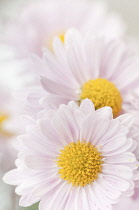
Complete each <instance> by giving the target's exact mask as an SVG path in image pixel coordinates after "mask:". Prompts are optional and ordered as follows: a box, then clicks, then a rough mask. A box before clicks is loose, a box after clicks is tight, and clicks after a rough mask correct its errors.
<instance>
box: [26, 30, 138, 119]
mask: <svg viewBox="0 0 139 210" xmlns="http://www.w3.org/2000/svg"><path fill="white" fill-rule="evenodd" d="M53 47H54V48H53V49H54V52H51V51H49V50H47V49H45V52H44V55H43V59H41V58H37V57H35V58H34V59H33V61H32V63H31V66H30V63H29V66H28V68H30V69H33V70H34V71H36V72H38V74H39V75H42V77H41V85H42V87H43V89H44V90H41V86H39V85H38V89H37V91H36V95H35V89H34V94H29V95H28V99H29V100H30V103H32V105H33V106H35V107H37V103H38V101H39V100H38V99H39V95H40V98H41V97H42V96H43V97H44V100H42V102H41V103H42V104H43V106H44V107H45V106H48V105H49V106H51V107H53V108H58V106H59V105H60V104H67V103H68V102H69V101H71V100H72V101H76V102H77V104H80V102H81V101H82V100H83V99H85V98H89V99H90V100H91V101H92V102H93V103H94V106H95V109H99V108H101V107H104V106H110V107H111V108H112V110H113V114H114V117H117V116H118V115H120V114H121V113H124V112H125V105H126V104H127V101H128V99H129V100H130V97H129V98H128V94H129V92H130V91H133V90H135V89H136V88H138V87H139V83H138V80H139V71H138V69H139V61H138V59H137V57H136V55H135V54H132V52H130V50H128V49H127V48H126V46H125V45H124V44H123V43H121V42H119V41H110V42H108V41H106V40H105V39H103V38H92V37H90V36H89V37H82V36H81V34H79V33H78V32H77V31H75V30H69V31H68V32H67V33H66V34H65V44H64V45H63V44H62V42H61V41H60V39H58V38H56V39H55V40H54V43H53ZM38 90H39V91H38ZM35 98H37V100H38V101H37V100H35ZM38 105H39V104H38ZM40 109H41V107H40ZM126 112H128V110H127V109H126Z"/></svg>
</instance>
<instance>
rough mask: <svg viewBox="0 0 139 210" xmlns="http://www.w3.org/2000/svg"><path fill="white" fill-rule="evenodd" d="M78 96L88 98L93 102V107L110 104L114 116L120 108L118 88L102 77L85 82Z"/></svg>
mask: <svg viewBox="0 0 139 210" xmlns="http://www.w3.org/2000/svg"><path fill="white" fill-rule="evenodd" d="M80 98H81V99H85V98H89V99H90V100H91V101H92V102H93V103H94V106H95V109H99V108H102V107H105V106H110V107H111V108H112V110H113V115H114V117H116V116H117V115H118V114H119V112H120V111H121V108H122V97H121V94H120V92H119V90H118V89H117V88H116V86H115V85H114V84H113V83H111V82H109V81H108V80H106V79H102V78H98V79H95V80H89V81H88V82H86V83H85V84H84V85H83V88H82V92H81V96H80Z"/></svg>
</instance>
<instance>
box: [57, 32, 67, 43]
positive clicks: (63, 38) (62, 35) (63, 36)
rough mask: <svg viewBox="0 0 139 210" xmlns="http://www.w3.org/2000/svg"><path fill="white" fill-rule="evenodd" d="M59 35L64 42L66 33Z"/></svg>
mask: <svg viewBox="0 0 139 210" xmlns="http://www.w3.org/2000/svg"><path fill="white" fill-rule="evenodd" d="M58 37H59V38H60V40H61V41H62V42H63V43H64V41H65V35H64V34H60V35H59V36H58Z"/></svg>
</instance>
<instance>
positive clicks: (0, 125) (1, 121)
mask: <svg viewBox="0 0 139 210" xmlns="http://www.w3.org/2000/svg"><path fill="white" fill-rule="evenodd" d="M8 118H9V116H8V115H7V114H4V113H0V135H3V136H5V137H9V136H12V135H13V134H12V133H10V132H8V131H7V130H5V128H4V127H3V124H4V122H5V121H6V120H7V119H8Z"/></svg>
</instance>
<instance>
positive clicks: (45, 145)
mask: <svg viewBox="0 0 139 210" xmlns="http://www.w3.org/2000/svg"><path fill="white" fill-rule="evenodd" d="M132 121H133V120H132V116H131V115H128V114H127V115H122V117H120V118H116V119H113V115H112V110H111V108H110V107H105V108H101V109H98V110H97V111H95V109H94V106H93V103H92V102H91V101H90V100H88V99H86V100H84V101H83V102H82V103H81V105H80V106H78V105H77V104H76V103H75V102H70V103H69V104H68V105H61V106H60V107H59V109H58V110H56V111H55V110H49V111H48V110H47V111H45V110H44V111H43V113H40V118H39V119H38V120H37V122H36V123H34V125H31V126H29V127H28V130H27V133H26V134H25V135H23V136H21V137H20V139H21V140H20V144H19V147H18V148H19V156H18V157H19V158H18V160H17V161H16V165H17V169H14V170H12V171H11V172H9V173H7V174H6V175H5V177H4V181H5V182H7V183H9V184H13V185H18V187H17V188H16V193H17V194H19V195H21V196H22V197H21V200H20V205H21V206H29V205H32V204H33V203H35V202H38V201H40V205H39V209H41V210H43V209H53V210H56V209H59V210H63V209H66V210H68V209H83V210H84V209H95V210H98V209H99V210H104V209H111V205H112V204H114V203H117V202H118V199H119V198H120V197H121V196H125V195H127V196H130V195H132V194H133V187H134V184H133V181H134V180H135V178H136V177H135V174H136V170H137V168H138V163H137V160H136V157H135V155H134V152H133V151H134V149H135V146H136V142H135V141H134V140H133V139H132V138H130V137H129V131H130V129H131V128H132ZM125 122H126V123H125Z"/></svg>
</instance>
